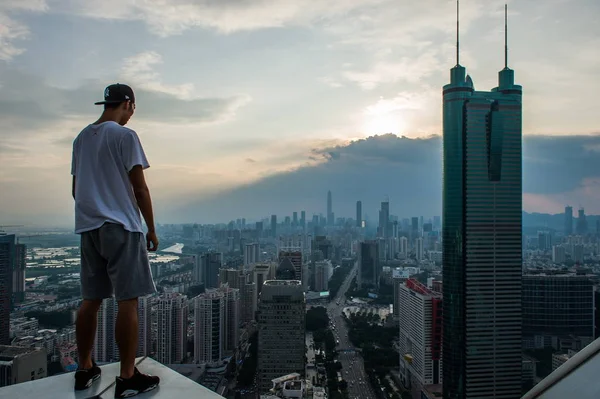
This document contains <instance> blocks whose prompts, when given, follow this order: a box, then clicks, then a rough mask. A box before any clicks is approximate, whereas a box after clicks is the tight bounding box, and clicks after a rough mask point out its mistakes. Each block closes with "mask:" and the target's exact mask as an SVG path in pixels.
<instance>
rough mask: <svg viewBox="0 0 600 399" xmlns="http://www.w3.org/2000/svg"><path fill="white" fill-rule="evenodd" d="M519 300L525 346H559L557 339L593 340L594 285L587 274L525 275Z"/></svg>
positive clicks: (557, 347)
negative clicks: (521, 300) (521, 308)
mask: <svg viewBox="0 0 600 399" xmlns="http://www.w3.org/2000/svg"><path fill="white" fill-rule="evenodd" d="M522 303H523V342H524V346H525V347H527V348H532V347H533V348H543V347H554V348H556V349H559V346H560V345H559V344H560V340H561V339H571V338H572V337H576V338H579V339H583V340H584V341H587V342H591V341H592V340H593V339H594V284H593V282H592V281H591V280H590V278H589V277H587V276H575V275H525V276H523V302H522ZM574 349H577V348H574Z"/></svg>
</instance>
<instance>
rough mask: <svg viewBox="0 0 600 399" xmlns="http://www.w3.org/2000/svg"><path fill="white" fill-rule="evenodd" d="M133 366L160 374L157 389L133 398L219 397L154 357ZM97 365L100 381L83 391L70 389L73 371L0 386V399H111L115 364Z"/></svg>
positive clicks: (145, 371)
mask: <svg viewBox="0 0 600 399" xmlns="http://www.w3.org/2000/svg"><path fill="white" fill-rule="evenodd" d="M136 365H137V367H138V368H139V369H140V371H141V372H143V373H148V374H152V375H156V376H158V377H160V385H159V387H158V388H157V389H155V390H154V391H150V392H148V393H144V394H140V395H138V396H136V398H140V399H147V398H152V399H171V398H196V399H223V397H222V396H221V395H218V394H216V393H214V392H213V391H211V390H209V389H207V388H205V387H203V386H202V385H199V384H197V383H195V382H194V381H192V380H190V379H188V378H187V377H184V376H183V375H181V374H178V373H177V372H175V371H173V370H171V369H170V368H168V367H165V366H163V365H162V364H161V363H159V362H157V361H156V360H154V359H151V358H147V357H140V358H137V359H136ZM100 368H101V369H102V377H101V378H100V381H96V382H95V383H94V385H93V386H92V387H91V388H90V389H88V390H85V391H74V390H73V384H74V382H75V380H74V377H73V373H66V374H61V375H57V376H54V377H47V378H42V379H41V380H35V381H31V382H24V383H22V384H17V385H11V386H8V387H5V388H0V399H5V398H6V399H9V398H10V399H16V398H27V399H37V398H40V399H42V398H43V399H109V398H110V399H112V398H114V395H115V389H114V384H115V377H116V376H117V375H118V374H119V363H110V364H106V365H104V366H100Z"/></svg>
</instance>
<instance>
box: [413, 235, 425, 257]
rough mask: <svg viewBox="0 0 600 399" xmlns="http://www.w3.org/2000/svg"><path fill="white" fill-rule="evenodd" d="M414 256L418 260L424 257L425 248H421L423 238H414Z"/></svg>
mask: <svg viewBox="0 0 600 399" xmlns="http://www.w3.org/2000/svg"><path fill="white" fill-rule="evenodd" d="M415 257H416V258H417V260H418V261H419V262H420V261H422V260H424V259H425V249H424V248H423V238H422V237H419V238H417V239H415Z"/></svg>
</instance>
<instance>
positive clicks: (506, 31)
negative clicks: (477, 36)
mask: <svg viewBox="0 0 600 399" xmlns="http://www.w3.org/2000/svg"><path fill="white" fill-rule="evenodd" d="M504 69H508V4H504Z"/></svg>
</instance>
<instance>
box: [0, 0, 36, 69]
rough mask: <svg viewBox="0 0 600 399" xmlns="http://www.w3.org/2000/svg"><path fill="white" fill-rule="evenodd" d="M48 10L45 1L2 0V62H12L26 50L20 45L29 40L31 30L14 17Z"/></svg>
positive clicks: (0, 28) (0, 23)
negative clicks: (15, 14)
mask: <svg viewBox="0 0 600 399" xmlns="http://www.w3.org/2000/svg"><path fill="white" fill-rule="evenodd" d="M46 10H47V4H46V2H45V1H44V0H2V2H0V61H5V62H7V61H11V60H12V59H13V58H14V57H16V56H18V55H19V54H22V53H23V52H24V51H25V49H24V48H23V47H21V46H20V45H19V44H18V43H19V42H21V41H23V40H25V39H28V38H29V35H30V31H29V28H28V27H27V26H26V25H25V24H23V23H22V22H20V21H19V20H16V19H14V18H13V17H12V14H13V13H16V12H19V11H32V12H42V11H46Z"/></svg>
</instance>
